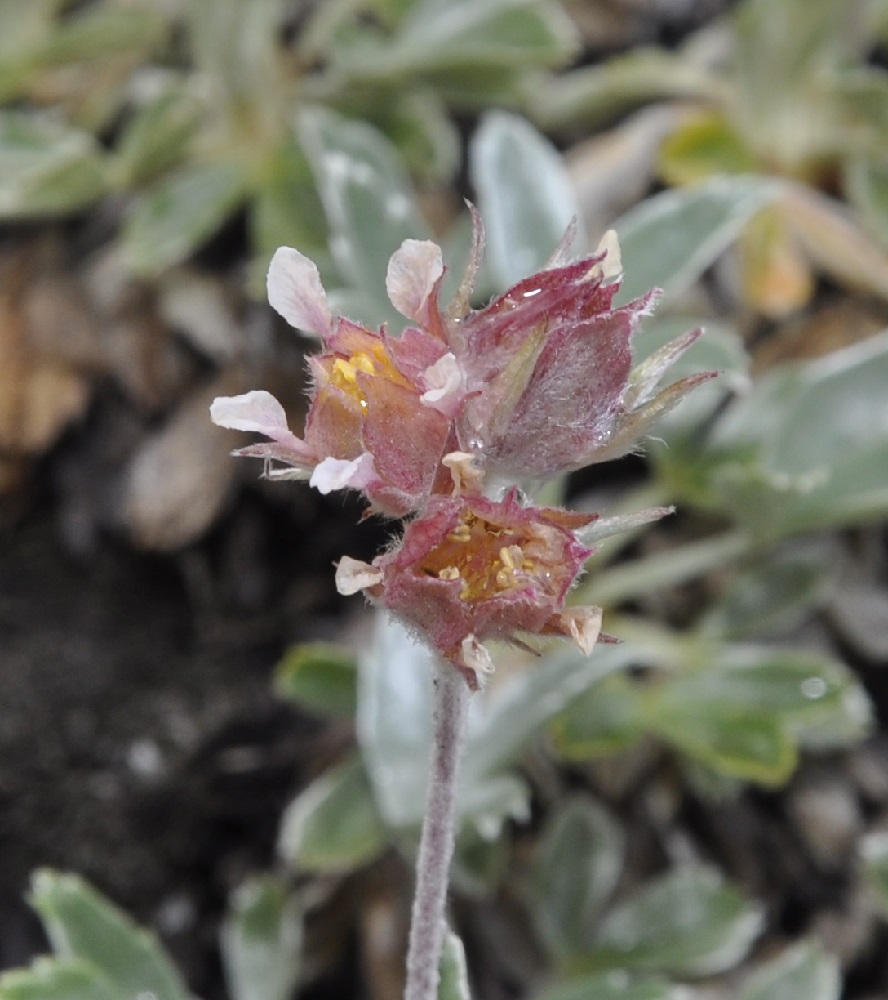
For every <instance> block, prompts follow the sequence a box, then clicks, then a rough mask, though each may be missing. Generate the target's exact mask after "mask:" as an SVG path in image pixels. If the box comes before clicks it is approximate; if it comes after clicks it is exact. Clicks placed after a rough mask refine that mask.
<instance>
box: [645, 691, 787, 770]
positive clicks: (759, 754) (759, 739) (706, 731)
mask: <svg viewBox="0 0 888 1000" xmlns="http://www.w3.org/2000/svg"><path fill="white" fill-rule="evenodd" d="M666 690H667V691H669V692H670V694H671V693H672V692H671V689H670V688H669V687H667V689H666ZM657 731H658V733H659V735H660V736H662V737H663V738H664V739H666V740H668V741H669V742H670V743H671V744H672V745H673V746H674V747H676V748H677V749H679V750H681V751H682V752H683V753H685V754H687V755H688V756H689V757H691V758H692V759H693V761H694V762H696V763H697V764H703V765H704V766H705V767H707V768H709V769H711V770H713V771H715V772H716V773H718V774H721V775H727V776H728V777H734V778H742V779H744V780H746V781H756V782H759V783H760V784H763V785H781V784H783V783H784V782H785V781H786V780H787V778H789V776H790V775H791V774H792V772H793V771H794V770H795V767H796V764H797V763H798V752H797V749H796V745H795V742H794V740H793V739H792V737H791V735H790V734H789V733H788V732H787V731H786V729H785V728H784V726H782V725H781V722H780V719H778V718H776V717H775V716H770V715H767V714H764V713H763V714H756V713H754V712H742V711H737V710H735V709H733V708H732V707H731V706H730V704H728V703H725V702H722V701H716V702H715V703H714V704H707V705H702V704H700V703H699V702H698V703H697V704H695V705H687V706H684V705H680V704H677V703H676V702H675V701H673V700H671V699H668V700H667V701H666V703H665V705H664V707H663V717H662V719H660V720H659V721H658V724H657Z"/></svg>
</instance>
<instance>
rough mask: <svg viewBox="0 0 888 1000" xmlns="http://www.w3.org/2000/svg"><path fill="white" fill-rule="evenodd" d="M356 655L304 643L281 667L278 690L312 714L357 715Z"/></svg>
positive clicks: (291, 651) (329, 645) (321, 644)
mask: <svg viewBox="0 0 888 1000" xmlns="http://www.w3.org/2000/svg"><path fill="white" fill-rule="evenodd" d="M357 685H358V674H357V663H356V662H355V658H354V655H353V654H351V653H349V652H347V651H346V650H344V649H343V648H342V647H340V646H335V645H333V644H332V643H324V642H315V643H302V644H300V645H298V646H293V647H292V648H291V649H289V650H288V651H287V653H286V654H285V656H284V658H283V660H281V662H280V663H279V664H278V665H277V668H276V670H275V678H274V690H275V693H276V694H277V695H278V697H280V698H286V699H288V700H289V701H295V702H296V703H297V704H298V705H302V706H303V707H305V708H307V709H309V710H310V711H312V712H319V713H321V714H331V715H347V716H352V715H354V712H355V708H356V706H357V702H358V696H357Z"/></svg>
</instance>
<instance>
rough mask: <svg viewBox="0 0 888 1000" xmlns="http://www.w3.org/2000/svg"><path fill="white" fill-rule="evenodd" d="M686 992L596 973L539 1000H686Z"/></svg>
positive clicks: (621, 974)
mask: <svg viewBox="0 0 888 1000" xmlns="http://www.w3.org/2000/svg"><path fill="white" fill-rule="evenodd" d="M686 997H687V992H686V991H684V990H681V989H679V988H677V987H674V986H673V985H672V984H671V983H669V982H667V981H666V980H664V979H659V978H653V977H649V976H644V977H641V978H636V977H632V976H627V975H626V973H625V972H623V971H622V970H620V971H618V972H604V973H595V974H594V975H591V976H581V977H579V978H577V979H571V980H570V981H569V982H566V983H561V984H560V985H558V986H552V987H550V988H549V989H547V990H543V992H542V993H540V994H538V995H537V997H536V1000H685V998H686Z"/></svg>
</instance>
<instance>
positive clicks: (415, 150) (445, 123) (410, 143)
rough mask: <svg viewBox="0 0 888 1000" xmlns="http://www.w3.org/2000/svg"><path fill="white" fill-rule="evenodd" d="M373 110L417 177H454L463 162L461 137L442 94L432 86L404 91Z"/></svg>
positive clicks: (432, 178) (427, 178)
mask: <svg viewBox="0 0 888 1000" xmlns="http://www.w3.org/2000/svg"><path fill="white" fill-rule="evenodd" d="M374 104H375V105H377V106H375V107H374V108H372V110H371V112H370V113H371V115H372V118H373V120H377V121H378V124H379V127H380V128H381V129H383V131H384V132H385V133H386V135H388V137H389V138H390V139H391V140H392V142H394V144H395V145H396V146H397V148H398V151H399V152H400V154H401V156H402V157H403V158H404V162H405V164H406V165H407V167H408V168H409V169H410V172H411V174H413V175H414V176H416V177H419V178H422V179H425V180H431V181H437V182H439V183H440V182H441V181H442V180H444V181H449V180H452V178H453V175H454V174H455V173H456V171H457V169H458V168H459V165H460V137H459V133H458V132H457V129H456V126H455V125H454V123H453V121H452V120H451V118H450V116H449V114H448V110H447V108H446V107H445V105H444V102H443V101H442V100H441V99H440V96H439V95H438V94H436V93H435V91H434V90H432V89H431V88H428V89H423V90H414V91H411V92H409V93H406V94H401V95H399V96H398V98H397V99H396V100H393V101H392V102H391V104H390V105H387V106H386V107H385V108H382V109H380V108H379V107H378V102H374Z"/></svg>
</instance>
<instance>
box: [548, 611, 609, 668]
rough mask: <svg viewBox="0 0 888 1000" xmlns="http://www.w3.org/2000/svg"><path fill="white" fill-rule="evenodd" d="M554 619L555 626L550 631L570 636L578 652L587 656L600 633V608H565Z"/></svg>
mask: <svg viewBox="0 0 888 1000" xmlns="http://www.w3.org/2000/svg"><path fill="white" fill-rule="evenodd" d="M556 620H557V627H554V628H553V629H552V631H553V632H555V633H558V634H561V635H567V636H570V638H571V639H573V641H574V643H575V645H576V646H577V648H578V649H579V650H580V652H581V653H585V654H586V656H588V655H589V654H590V653H591V652H592V650H593V649H594V648H595V643H596V642H598V636H599V634H600V633H601V608H598V607H594V606H592V607H585V608H567V609H566V610H564V611H562V612H561V613H560V614H559V615H557V616H556ZM552 624H554V623H552Z"/></svg>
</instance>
